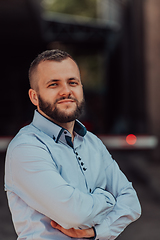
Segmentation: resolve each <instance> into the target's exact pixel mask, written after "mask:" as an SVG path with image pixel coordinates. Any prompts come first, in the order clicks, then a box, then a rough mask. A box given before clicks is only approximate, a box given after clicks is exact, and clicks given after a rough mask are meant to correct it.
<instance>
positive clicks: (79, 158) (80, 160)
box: [75, 152, 87, 171]
mask: <svg viewBox="0 0 160 240" xmlns="http://www.w3.org/2000/svg"><path fill="white" fill-rule="evenodd" d="M75 154H76V158H77V160H78V162H79V165H80V168H81V169H82V170H83V171H86V170H87V168H86V167H85V166H84V165H85V164H84V162H82V159H81V157H79V155H78V152H75Z"/></svg>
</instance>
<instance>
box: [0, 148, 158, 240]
mask: <svg viewBox="0 0 160 240" xmlns="http://www.w3.org/2000/svg"><path fill="white" fill-rule="evenodd" d="M113 157H114V158H115V159H116V160H117V162H118V163H119V165H120V167H121V169H122V170H123V171H124V172H125V173H126V175H127V177H128V178H129V180H130V181H132V182H133V185H134V187H135V188H136V190H137V193H138V196H139V199H140V202H141V205H142V216H141V218H140V219H139V220H138V221H136V222H135V223H132V224H131V225H130V226H128V227H127V229H126V230H125V231H124V232H123V233H122V234H121V235H120V236H119V237H118V238H117V239H118V240H159V239H160V164H159V165H158V163H157V164H156V163H153V161H151V158H150V156H149V154H148V153H147V154H144V153H143V154H142V153H131V152H129V153H126V152H125V153H122V152H121V153H117V152H114V153H113ZM3 170H4V153H0V240H16V234H15V232H14V229H13V225H12V221H11V215H10V212H9V210H8V206H7V201H6V196H5V193H4V191H3V172H4V171H3Z"/></svg>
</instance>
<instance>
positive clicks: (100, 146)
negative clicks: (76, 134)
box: [85, 131, 110, 155]
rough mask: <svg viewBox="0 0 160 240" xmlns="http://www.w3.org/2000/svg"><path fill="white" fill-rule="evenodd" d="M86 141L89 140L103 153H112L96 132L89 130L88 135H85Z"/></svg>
mask: <svg viewBox="0 0 160 240" xmlns="http://www.w3.org/2000/svg"><path fill="white" fill-rule="evenodd" d="M85 141H86V143H87V142H89V143H90V144H91V145H92V146H93V147H95V148H96V149H99V151H100V152H101V153H102V154H103V153H104V154H106V153H107V155H110V153H109V151H108V150H107V148H106V146H105V145H104V143H103V142H102V141H101V139H100V138H99V137H98V136H96V135H95V134H93V133H91V132H89V131H87V133H86V135H85Z"/></svg>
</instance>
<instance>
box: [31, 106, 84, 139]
mask: <svg viewBox="0 0 160 240" xmlns="http://www.w3.org/2000/svg"><path fill="white" fill-rule="evenodd" d="M32 124H33V125H34V126H35V127H36V128H38V129H39V130H40V131H42V132H44V133H45V134H47V135H48V136H50V137H51V138H52V139H53V140H55V142H59V140H61V141H64V142H66V138H65V136H68V137H71V134H70V133H69V132H68V131H67V130H66V129H65V128H62V127H61V126H59V125H57V124H55V123H53V122H52V121H50V120H49V119H47V118H45V117H44V116H43V115H41V114H40V113H39V112H38V111H37V110H35V112H34V117H33V121H32ZM74 132H75V133H76V134H78V135H79V136H80V137H84V136H85V134H86V132H87V130H86V128H85V126H84V125H83V124H82V123H81V122H80V121H78V120H77V119H76V121H75V125H74Z"/></svg>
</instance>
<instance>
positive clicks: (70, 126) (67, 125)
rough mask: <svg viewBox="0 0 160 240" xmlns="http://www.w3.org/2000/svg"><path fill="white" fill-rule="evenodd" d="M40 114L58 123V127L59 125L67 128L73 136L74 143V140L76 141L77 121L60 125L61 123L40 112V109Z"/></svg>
mask: <svg viewBox="0 0 160 240" xmlns="http://www.w3.org/2000/svg"><path fill="white" fill-rule="evenodd" d="M38 112H39V113H40V114H42V115H43V116H44V117H46V118H48V119H49V120H50V121H52V122H54V123H56V124H57V125H59V126H60V127H62V128H65V129H66V130H68V132H70V134H71V136H72V141H73V139H74V133H73V129H74V124H75V121H72V122H67V123H60V122H58V121H56V120H54V119H52V118H50V117H48V116H47V115H46V114H45V113H44V112H42V111H40V110H39V109H38Z"/></svg>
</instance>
